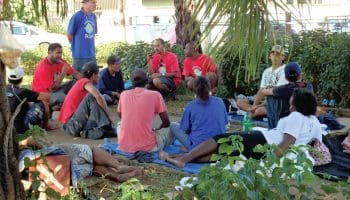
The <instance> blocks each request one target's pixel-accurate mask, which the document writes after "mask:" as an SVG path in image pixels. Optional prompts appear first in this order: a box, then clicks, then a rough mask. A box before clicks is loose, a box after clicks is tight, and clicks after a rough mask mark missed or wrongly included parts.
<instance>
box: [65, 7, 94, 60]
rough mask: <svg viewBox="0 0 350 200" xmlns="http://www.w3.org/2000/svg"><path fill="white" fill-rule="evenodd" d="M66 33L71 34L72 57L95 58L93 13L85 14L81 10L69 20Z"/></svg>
mask: <svg viewBox="0 0 350 200" xmlns="http://www.w3.org/2000/svg"><path fill="white" fill-rule="evenodd" d="M67 33H68V34H69V35H72V36H73V39H72V41H71V50H72V56H73V58H95V34H96V33H97V23H96V15H95V13H91V14H89V15H86V14H85V13H84V12H83V11H82V10H80V11H78V12H76V13H75V14H74V15H73V16H72V18H70V20H69V24H68V30H67Z"/></svg>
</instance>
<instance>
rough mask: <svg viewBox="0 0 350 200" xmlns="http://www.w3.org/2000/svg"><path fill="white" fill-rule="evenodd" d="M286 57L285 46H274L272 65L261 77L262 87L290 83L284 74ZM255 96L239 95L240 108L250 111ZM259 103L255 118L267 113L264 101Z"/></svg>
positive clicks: (238, 104)
mask: <svg viewBox="0 0 350 200" xmlns="http://www.w3.org/2000/svg"><path fill="white" fill-rule="evenodd" d="M284 59H285V52H284V50H283V48H282V47H281V46H280V45H275V46H273V47H272V49H271V52H270V60H271V62H272V65H271V67H269V68H267V69H265V70H264V72H263V74H262V77H261V83H260V89H263V88H268V87H273V86H279V85H284V84H287V83H288V81H287V80H286V78H285V76H284V67H285V65H284V63H283V62H284ZM254 98H255V97H249V96H248V97H247V96H244V95H238V97H237V106H238V108H239V109H241V110H243V111H246V112H248V111H250V109H251V106H252V103H253V102H254ZM259 103H261V104H259V105H258V107H257V108H256V109H255V112H254V113H251V116H252V117H253V118H256V117H262V116H265V115H266V109H265V104H264V103H263V102H259Z"/></svg>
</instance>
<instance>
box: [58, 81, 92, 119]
mask: <svg viewBox="0 0 350 200" xmlns="http://www.w3.org/2000/svg"><path fill="white" fill-rule="evenodd" d="M90 82H91V81H90V79H87V78H81V79H79V80H78V81H77V82H76V83H75V84H74V85H73V87H72V89H70V90H69V92H68V94H67V96H66V99H65V100H64V102H63V105H62V107H61V111H60V115H59V116H58V120H59V121H60V122H62V123H63V124H65V123H67V121H68V120H69V118H70V117H71V116H72V115H73V113H74V112H75V111H76V110H77V108H78V106H79V104H80V102H81V101H82V100H83V98H84V97H85V95H86V94H87V93H88V91H87V90H85V88H84V87H85V85H86V84H87V83H90Z"/></svg>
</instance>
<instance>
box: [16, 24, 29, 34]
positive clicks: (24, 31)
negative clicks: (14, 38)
mask: <svg viewBox="0 0 350 200" xmlns="http://www.w3.org/2000/svg"><path fill="white" fill-rule="evenodd" d="M27 32H28V29H27V28H26V27H23V26H12V33H13V34H14V35H26V34H27Z"/></svg>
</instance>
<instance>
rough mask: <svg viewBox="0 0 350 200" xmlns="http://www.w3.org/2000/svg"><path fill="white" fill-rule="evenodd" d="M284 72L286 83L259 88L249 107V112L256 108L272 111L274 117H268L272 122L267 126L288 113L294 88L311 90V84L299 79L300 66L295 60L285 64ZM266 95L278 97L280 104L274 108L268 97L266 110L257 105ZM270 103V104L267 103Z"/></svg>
mask: <svg viewBox="0 0 350 200" xmlns="http://www.w3.org/2000/svg"><path fill="white" fill-rule="evenodd" d="M284 74H285V78H286V80H287V81H288V83H287V84H284V85H281V86H274V87H269V88H261V89H260V90H259V91H258V93H257V95H256V98H255V101H254V103H253V106H252V107H251V110H250V111H251V112H253V113H254V112H255V110H256V109H259V108H260V109H261V110H262V109H264V110H265V113H267V112H271V113H272V112H273V116H275V117H273V118H274V119H270V118H269V119H268V120H269V121H271V122H272V123H273V124H271V125H270V122H269V126H270V127H269V128H274V127H273V126H276V125H277V122H278V120H279V119H280V118H282V117H285V116H287V115H289V113H290V111H289V99H290V97H291V96H292V94H293V91H294V90H295V89H296V88H307V89H308V90H310V91H311V92H313V87H312V85H311V84H308V83H305V82H303V81H301V68H300V66H299V64H298V63H296V62H290V63H288V64H287V65H286V67H285V68H284ZM266 96H271V97H274V98H275V99H280V100H281V101H280V102H281V105H280V108H277V110H276V108H274V105H271V104H273V103H272V102H271V103H270V102H269V99H268V100H267V104H268V105H267V108H268V110H266V106H264V107H259V105H260V104H261V102H262V100H263V98H264V97H266ZM269 104H270V105H269ZM276 104H277V103H276ZM260 112H261V111H260ZM268 116H271V115H269V113H268Z"/></svg>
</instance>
